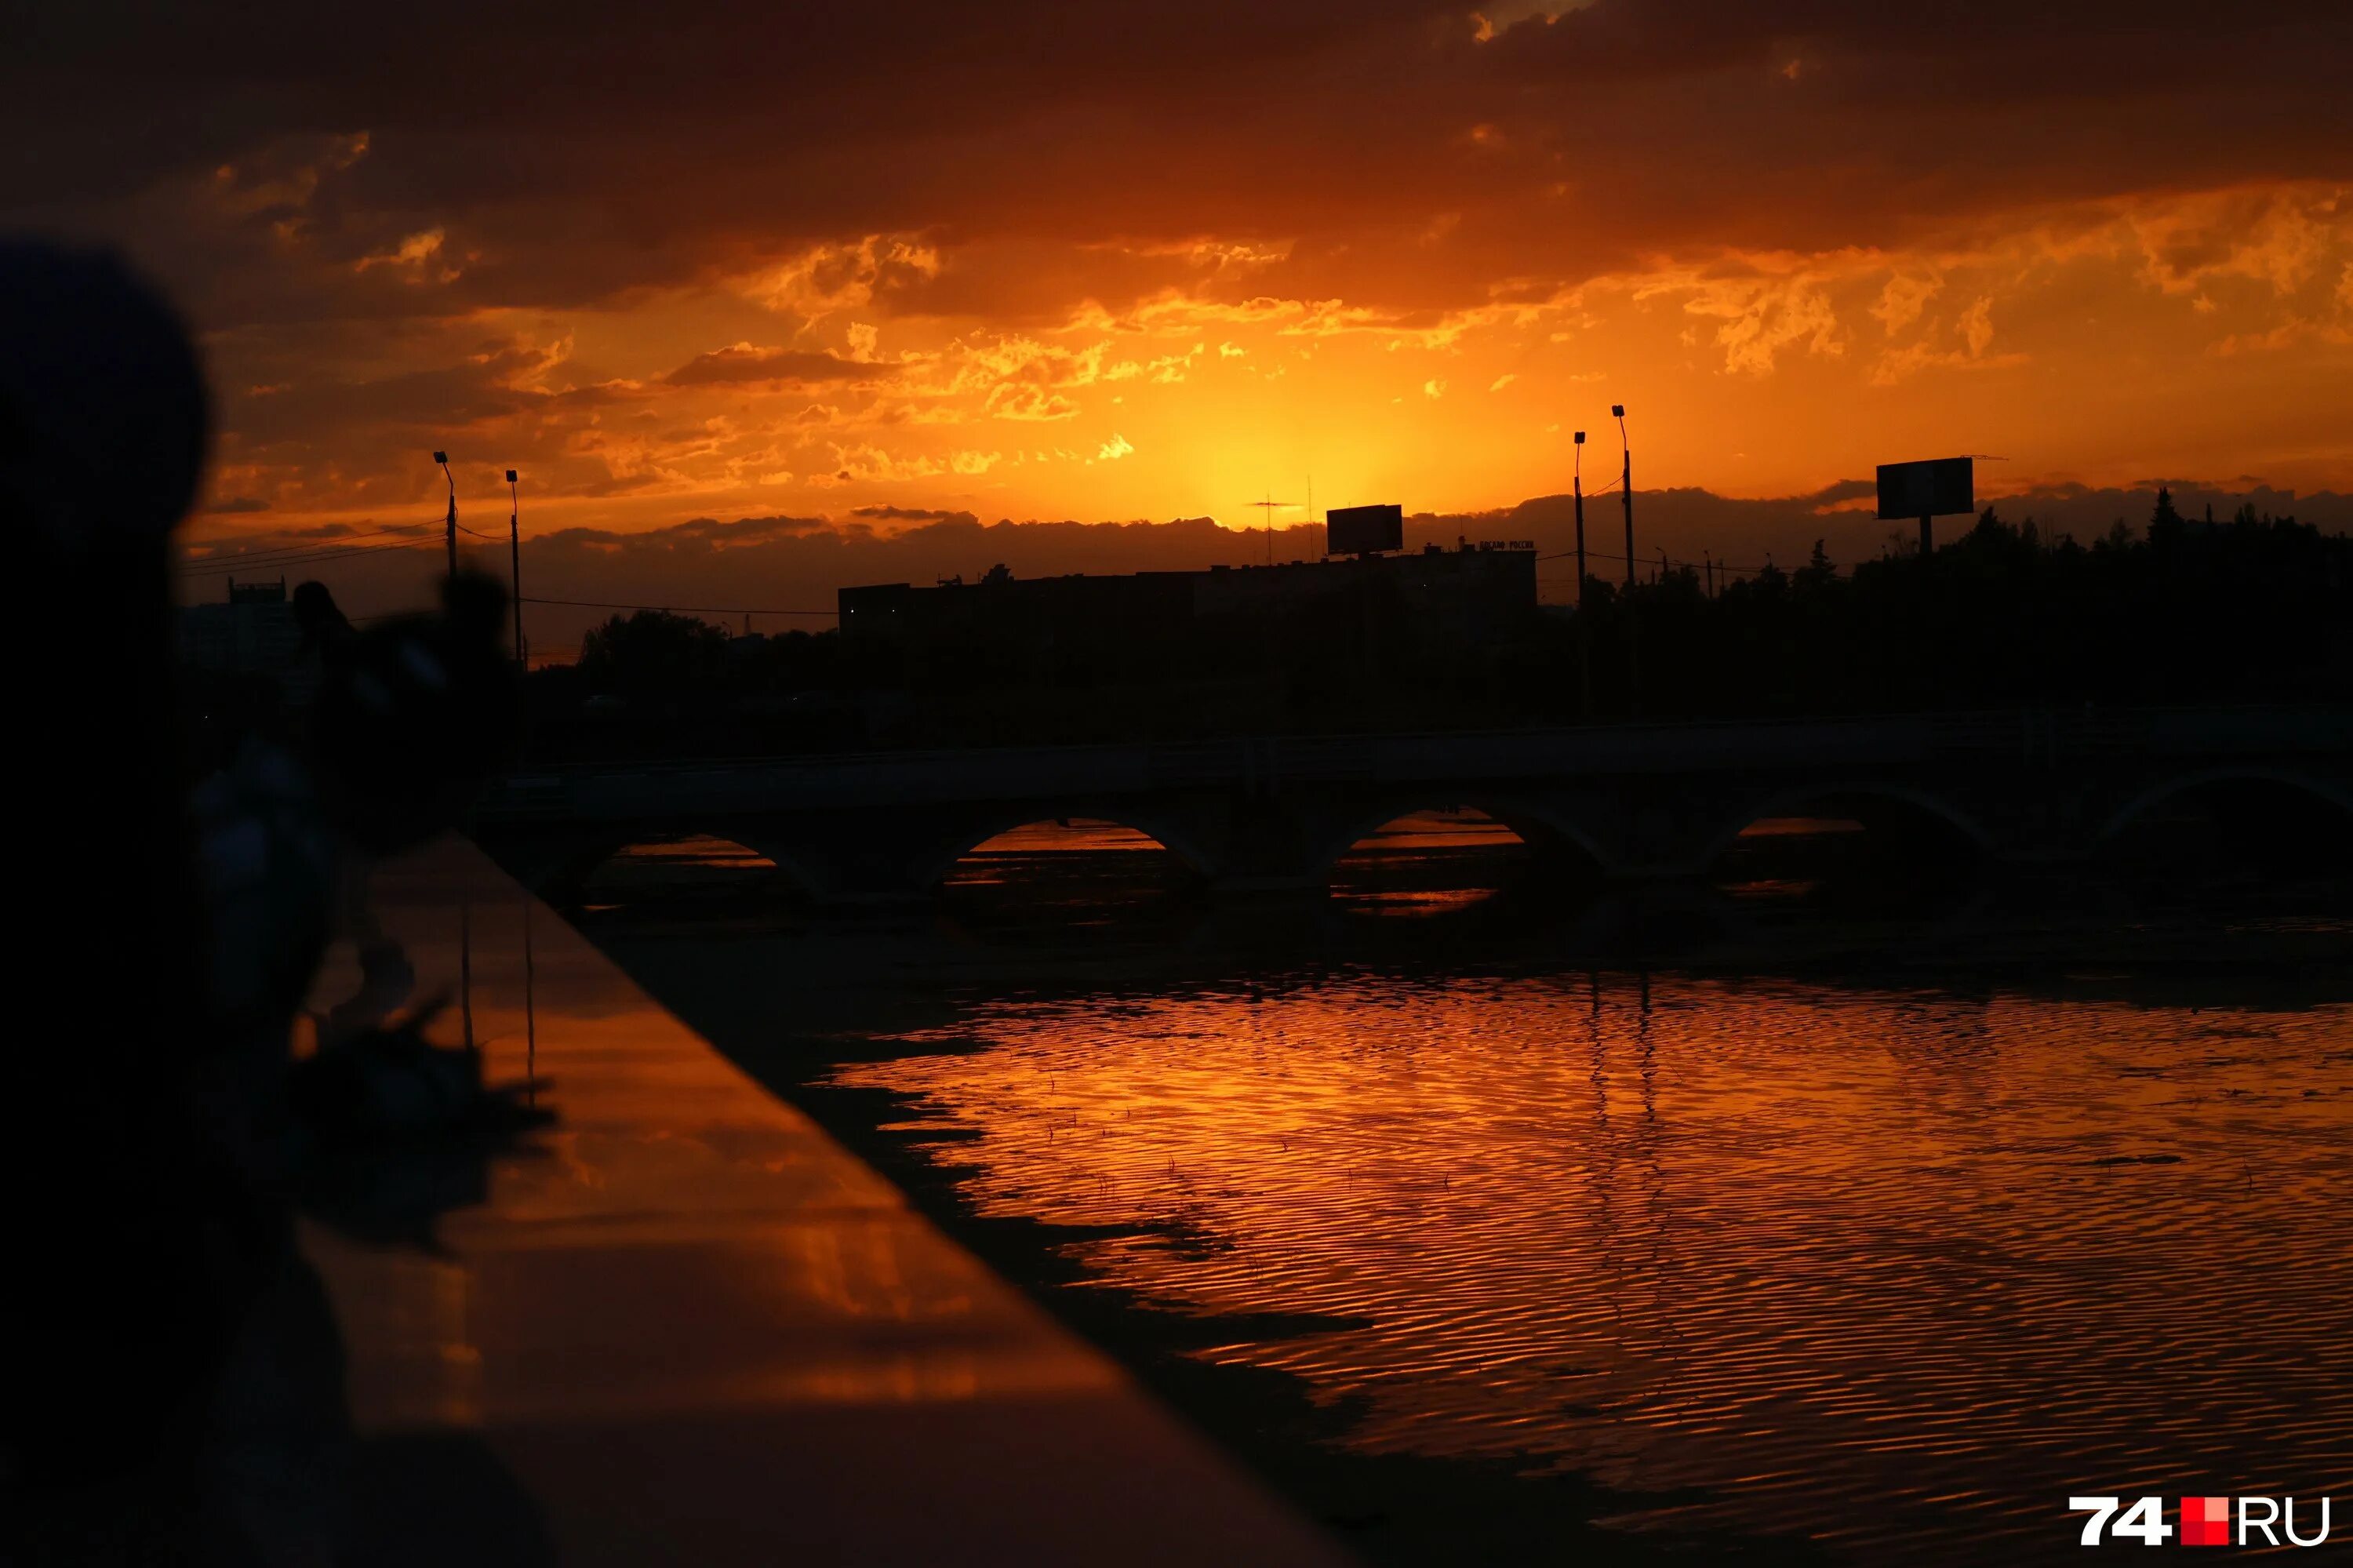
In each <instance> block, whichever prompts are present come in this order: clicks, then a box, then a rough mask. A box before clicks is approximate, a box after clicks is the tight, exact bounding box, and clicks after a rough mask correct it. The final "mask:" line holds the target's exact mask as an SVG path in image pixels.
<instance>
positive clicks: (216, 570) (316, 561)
mask: <svg viewBox="0 0 2353 1568" xmlns="http://www.w3.org/2000/svg"><path fill="white" fill-rule="evenodd" d="M431 544H432V541H431V540H429V539H412V540H410V541H408V542H407V543H406V544H400V545H369V546H364V547H362V548H360V549H356V550H329V551H323V552H322V553H320V554H318V555H312V556H280V557H277V558H274V559H266V560H256V559H251V558H248V559H245V560H239V561H232V562H229V563H228V564H227V565H226V566H218V567H200V566H191V567H186V568H185V571H184V573H183V575H184V576H186V577H227V575H228V574H230V573H231V572H245V571H254V570H257V569H258V570H261V571H269V572H276V571H283V570H284V569H285V568H287V567H311V566H324V565H328V564H331V563H332V562H336V561H348V560H352V559H353V558H355V557H357V556H380V555H383V554H384V553H385V551H387V550H418V549H426V548H429V547H430V546H431Z"/></svg>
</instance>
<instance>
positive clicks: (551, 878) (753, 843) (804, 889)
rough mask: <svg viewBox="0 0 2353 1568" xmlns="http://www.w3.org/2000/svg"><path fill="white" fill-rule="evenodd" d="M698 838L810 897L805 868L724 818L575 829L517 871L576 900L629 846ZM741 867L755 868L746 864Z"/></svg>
mask: <svg viewBox="0 0 2353 1568" xmlns="http://www.w3.org/2000/svg"><path fill="white" fill-rule="evenodd" d="M698 841H700V842H705V843H708V844H710V845H712V846H714V847H715V848H717V847H729V848H733V849H735V850H739V851H741V852H743V853H744V854H745V855H747V856H750V857H753V858H754V859H756V860H761V861H765V862H766V863H767V864H768V867H769V870H770V875H771V877H772V878H773V879H774V880H775V881H776V882H778V883H781V884H782V885H784V886H785V887H786V889H788V890H790V891H791V892H792V893H794V894H796V895H799V896H802V897H805V898H806V897H815V896H817V895H818V892H819V891H820V889H819V885H818V882H817V880H816V879H815V878H814V877H812V876H811V875H810V874H809V873H808V871H807V867H805V866H803V865H802V864H800V863H798V861H797V860H796V859H795V858H794V857H793V856H792V854H791V853H789V852H787V851H786V850H785V849H784V848H783V847H782V846H780V845H776V844H772V843H770V842H767V840H766V839H765V837H764V836H763V835H762V834H759V833H757V832H743V831H741V830H740V829H739V828H733V827H731V826H730V825H729V824H727V823H725V822H713V823H711V824H708V825H703V824H696V823H679V824H674V825H673V824H665V825H663V826H661V827H659V828H650V827H630V826H619V827H614V828H610V829H607V830H606V831H603V832H595V833H586V834H581V835H579V836H577V837H575V838H572V839H570V840H569V841H568V842H565V843H564V844H563V845H562V846H560V847H559V848H557V849H555V850H554V851H553V852H551V853H543V854H542V855H540V856H537V857H535V861H534V864H533V866H532V867H531V869H530V871H529V873H528V874H523V875H522V881H523V882H524V883H525V885H528V886H530V887H531V888H532V889H533V891H534V892H536V893H538V894H539V895H540V896H542V897H543V898H545V899H546V900H547V901H548V902H549V903H551V904H555V905H559V906H563V905H576V904H578V903H580V902H582V901H583V900H584V899H585V898H586V896H587V895H588V893H589V891H590V884H591V883H592V882H593V881H594V879H595V878H596V874H597V873H598V872H600V871H601V870H603V869H604V868H605V867H607V866H608V865H611V864H612V863H615V862H616V861H617V860H620V859H621V858H623V857H624V856H626V855H628V853H629V852H630V851H632V850H638V849H654V848H659V847H660V846H664V845H675V844H692V843H695V842H698ZM744 869H745V870H747V871H750V870H756V869H758V868H757V867H754V866H746V867H744Z"/></svg>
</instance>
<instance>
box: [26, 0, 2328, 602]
mask: <svg viewBox="0 0 2353 1568" xmlns="http://www.w3.org/2000/svg"><path fill="white" fill-rule="evenodd" d="M145 11H146V8H145V7H132V6H124V5H106V4H93V5H81V6H70V7H69V6H51V7H47V8H46V10H45V12H44V13H43V14H42V15H39V16H27V17H22V18H20V19H19V20H17V21H16V22H12V24H11V27H12V29H28V30H29V33H30V35H31V42H30V45H29V54H30V58H33V59H35V60H36V61H38V62H40V65H41V69H38V70H37V71H33V72H29V73H27V72H19V73H16V74H17V79H16V80H14V81H12V86H11V90H10V93H9V95H8V101H7V102H6V103H5V106H0V120H5V129H6V134H7V137H8V148H9V150H8V152H7V154H5V160H6V161H5V164H0V167H5V170H6V171H7V172H6V174H5V180H4V182H0V207H4V208H5V210H4V211H0V217H5V220H6V221H7V223H8V224H9V226H10V227H16V228H21V227H30V228H36V229H40V230H45V231H48V232H52V233H57V234H62V235H67V236H72V237H80V238H95V239H103V240H107V241H110V242H112V243H116V244H119V245H121V247H123V248H124V249H127V250H128V251H129V253H130V254H131V255H132V256H133V257H134V258H135V259H136V260H138V261H139V262H140V263H141V264H142V266H143V267H145V268H146V269H147V270H149V271H150V272H151V273H152V274H153V276H155V277H156V278H158V279H159V280H161V281H163V282H164V284H165V285H166V286H167V287H168V288H169V289H170V290H171V291H173V292H174V295H175V296H176V297H177V299H178V300H179V301H180V302H181V303H182V305H183V307H184V309H185V311H186V313H188V315H189V317H190V319H191V320H192V322H193V323H195V326H196V327H197V328H198V330H199V332H200V334H201V335H202V338H203V341H204V344H205V346H206V354H207V356H208V359H209V364H210V367H211V372H212V376H213V378H214V381H215V384H216V390H217V396H218V410H217V413H218V420H219V425H220V433H219V438H218V441H217V449H216V472H215V474H214V478H213V481H212V484H211V493H210V495H209V497H208V502H207V504H208V506H209V507H210V508H212V510H211V511H209V512H208V513H207V514H206V515H205V516H203V517H201V518H200V519H199V520H198V522H197V524H195V528H194V529H193V530H192V532H193V535H194V536H195V537H196V538H198V539H200V540H201V539H215V540H216V539H222V538H226V537H231V536H252V537H255V538H257V539H259V540H261V541H263V542H265V543H278V544H283V543H285V542H286V541H288V540H301V539H304V538H311V537H321V538H326V537H341V536H348V535H352V534H355V533H359V532H364V531H367V530H368V529H384V528H387V527H393V526H402V527H406V526H409V525H412V524H422V523H429V522H432V521H434V520H435V519H436V518H437V517H438V506H439V496H440V485H441V481H440V476H439V474H438V471H435V470H434V468H433V467H432V464H431V461H430V458H429V453H430V451H431V450H432V449H434V448H437V447H445V448H447V449H448V450H449V451H450V452H451V454H452V457H453V459H454V460H455V462H456V467H457V473H458V482H459V493H460V496H461V499H464V500H465V501H466V502H467V503H468V504H469V507H470V511H469V516H470V518H471V519H474V520H476V521H478V522H479V523H480V525H481V526H483V527H484V528H485V529H489V528H491V527H492V526H493V521H492V520H493V519H495V524H496V526H497V527H498V529H499V531H501V533H502V531H503V522H504V510H505V507H504V494H503V492H504V485H503V484H502V483H501V482H498V479H497V475H498V471H500V470H501V469H504V468H506V467H508V466H510V465H512V466H513V467H516V468H519V469H520V470H522V473H523V476H524V485H525V489H524V496H525V506H526V508H527V512H526V515H527V517H528V519H529V520H530V522H529V526H530V528H531V530H532V531H533V532H534V533H538V534H545V533H547V532H549V531H553V530H560V529H566V528H571V529H580V530H591V531H595V532H596V533H597V534H600V535H604V534H609V535H632V534H636V533H639V532H642V531H647V530H655V529H664V528H674V527H675V526H676V525H678V524H683V523H686V522H687V521H689V520H690V519H697V518H704V519H717V520H720V524H722V526H719V527H717V528H715V529H714V528H712V527H708V526H706V527H704V528H702V530H701V532H700V534H698V535H695V537H696V538H697V539H699V540H700V541H701V545H702V546H708V547H710V548H712V549H718V548H722V547H723V546H725V545H726V544H728V543H729V542H730V536H729V534H728V530H727V528H726V527H725V526H724V524H731V523H732V522H733V520H734V519H737V518H749V519H754V520H758V524H759V528H760V529H761V530H762V534H761V536H763V537H766V536H773V535H778V534H788V535H795V536H804V535H809V534H812V533H817V532H823V531H839V530H841V529H843V528H851V529H856V530H862V531H863V535H878V534H879V535H889V534H891V533H892V531H893V530H894V529H897V528H901V527H904V526H907V525H911V524H919V523H920V522H921V521H922V519H921V518H911V517H908V516H905V515H903V514H910V513H915V514H921V513H930V512H940V511H946V512H968V513H971V514H975V515H976V517H978V518H980V519H984V520H988V519H996V518H1011V519H1015V520H1021V519H1029V518H1040V519H1076V520H1080V521H1094V520H1108V519H1134V518H1156V519H1169V518H1176V517H1180V516H1181V517H1198V516H1204V515H1207V516H1212V517H1215V518H1216V519H1218V520H1219V521H1220V522H1222V523H1226V524H1230V525H1233V526H1237V527H1247V526H1250V525H1251V524H1254V522H1255V521H1256V514H1254V513H1251V512H1250V510H1249V509H1248V506H1247V503H1249V502H1250V501H1252V500H1254V499H1258V498H1260V497H1261V496H1262V495H1264V494H1266V493H1268V492H1269V491H1270V490H1271V491H1272V492H1273V493H1274V494H1275V496H1276V497H1277V498H1278V499H1283V500H1292V501H1300V500H1303V499H1304V492H1305V486H1306V485H1307V484H1308V483H1309V482H1310V481H1311V479H1312V482H1313V483H1314V496H1315V499H1316V501H1317V503H1319V504H1324V503H1330V504H1342V503H1349V502H1356V501H1374V500H1380V501H1398V502H1402V503H1405V504H1406V505H1407V506H1408V508H1409V510H1416V511H1435V512H1460V511H1467V510H1476V509H1482V508H1490V507H1501V506H1509V505H1511V504H1513V503H1517V502H1519V501H1522V500H1524V499H1525V498H1528V497H1531V496H1539V495H1546V494H1550V493H1558V492H1561V491H1565V490H1566V489H1567V482H1568V473H1569V461H1570V447H1569V433H1570V431H1572V430H1573V429H1577V428H1580V427H1582V428H1585V429H1589V430H1591V431H1592V432H1593V440H1594V441H1595V442H1596V443H1597V444H1596V445H1594V446H1592V447H1589V448H1588V462H1587V472H1588V477H1592V476H1594V475H1596V474H1597V473H1598V474H1599V477H1600V478H1602V479H1605V480H1606V479H1607V478H1609V476H1611V475H1612V474H1614V471H1615V469H1616V465H1617V451H1618V448H1617V436H1616V432H1615V430H1614V429H1613V428H1611V426H1610V422H1609V418H1608V408H1609V404H1610V403H1612V402H1623V403H1625V404H1627V405H1629V406H1630V410H1631V413H1630V426H1631V430H1632V436H1633V441H1634V450H1635V453H1636V461H1637V465H1638V468H1637V483H1638V487H1640V488H1643V489H1649V488H1651V487H1654V486H1667V485H1673V486H1683V487H1704V488H1705V489H1707V490H1709V491H1712V492H1714V493H1716V494H1719V495H1723V496H1729V497H1741V498H1761V497H1780V496H1792V495H1805V494H1810V493H1816V492H1819V491H1820V490H1822V489H1823V487H1825V486H1829V485H1831V484H1834V483H1835V482H1839V481H1841V480H1852V479H1854V478H1856V477H1858V476H1868V474H1869V473H1870V471H1871V468H1872V465H1873V463H1875V462H1878V461H1889V460H1892V459H1898V458H1910V457H1918V456H1930V455H1941V454H1945V453H1947V452H1973V453H1979V454H1984V455H1985V457H1986V458H1987V459H1989V460H1998V461H1983V462H1981V463H1980V464H1979V485H1980V490H1981V491H1985V492H2006V491H2025V490H2029V489H2031V488H2033V487H2037V486H2051V485H2063V484H2075V483H2080V484H2085V485H2092V486H2127V487H2128V486H2132V485H2136V484H2137V483H2140V482H2145V481H2147V480H2151V479H2154V478H2158V477H2172V478H2177V479H2189V480H2193V481H2200V482H2209V483H2212V484H2216V485H2219V486H2221V487H2222V488H2224V489H2226V490H2227V489H2231V488H2233V487H2236V488H2244V487H2245V486H2246V485H2247V484H2248V483H2250V482H2254V481H2261V482H2265V483H2268V484H2269V485H2271V486H2274V487H2276V488H2279V489H2283V490H2300V491H2305V492H2310V491H2312V490H2316V489H2324V488H2333V489H2336V490H2340V491H2342V490H2347V489H2353V419H2348V409H2353V114H2349V113H2348V112H2347V111H2346V109H2345V105H2344V93H2345V90H2346V81H2347V79H2348V77H2347V71H2348V65H2349V64H2353V10H2348V7H2346V6H2344V5H2341V4H2303V5H2292V4H2269V3H2265V0H2247V3H2242V4H2239V5H2232V6H2229V7H2219V8H2218V7H2213V6H2210V5H2196V6H2192V5H2179V4H2170V3H2166V0H2142V3H2137V4H2126V3H2117V0H2109V3H2101V4H2087V5H2064V6H2057V7H2053V6H2050V5H2041V4H2038V5H2024V4H2018V3H2015V0H1991V3H1986V4H1972V5H1958V4H1927V5H1886V4H1883V3H1882V0H1810V3H1797V4H1781V5H1757V4H1749V3H1746V0H1685V3H1680V4H1670V3H1665V0H1593V3H1591V4H1588V5H1581V6H1576V5H1573V6H1569V7H1568V8H1566V9H1561V8H1558V7H1556V6H1539V5H1529V4H1525V3H1524V0H1512V3H1505V4H1497V5H1490V6H1485V7H1478V8H1474V7H1466V6H1464V5H1444V4H1424V3H1420V0H1351V3H1346V4H1342V3H1338V0H1234V3H1227V0H1195V3H1192V4H1168V3H1162V0H1124V3H1122V4H1118V5H1100V4H1097V5H1081V4H1071V3H1068V0H1063V3H1050V0H1002V3H1000V4H992V5H855V6H851V5H842V6H771V5H712V4H708V3H705V0H679V3H677V4H673V5H668V6H664V7H660V8H658V9H652V10H649V9H644V8H640V7H634V6H631V7H622V6H604V5H598V4H596V3H594V0H591V3H588V4H571V5H561V6H557V5H491V6H476V5H465V6H460V5H430V4H428V5H421V6H405V7H400V8H398V9H397V10H385V11H381V12H379V13H377V14H375V17H374V19H373V20H371V21H368V22H366V23H364V24H360V23H355V22H353V21H352V20H351V19H349V17H348V16H347V14H345V13H343V11H342V10H341V9H340V8H336V7H326V6H316V5H302V6H296V5H290V4H279V5H270V4H264V5H248V6H241V7H237V12H236V16H235V18H234V19H228V18H226V17H224V16H221V15H219V14H216V13H215V12H213V11H212V10H211V9H210V8H206V7H184V8H179V9H177V10H175V11H174V12H173V13H171V14H169V15H165V16H147V15H145ZM134 15H135V16H137V18H138V19H137V20H135V21H134V20H132V16H134ZM14 47H15V48H16V49H17V52H18V54H19V56H20V58H23V57H24V55H25V54H26V46H25V44H24V42H23V40H22V38H21V37H20V39H19V42H18V44H17V45H16V46H14ZM494 493H495V496H496V499H495V500H493V494H494ZM1291 515H1293V516H1300V515H1303V514H1291ZM320 530H324V532H323V533H322V532H316V531H320ZM863 535H861V536H863ZM673 537H684V536H683V535H673ZM750 537H752V535H744V538H745V539H749V538H750ZM739 542H740V541H739ZM1740 543H1741V541H1738V540H1719V541H1717V542H1716V547H1719V548H1733V547H1736V546H1738V545H1739V544H1740ZM963 565H964V563H962V562H960V561H959V562H945V561H944V562H942V563H941V569H947V568H948V567H951V566H955V567H962V566H963ZM606 586H607V588H609V589H610V590H611V591H616V592H619V591H622V589H623V588H625V587H626V585H625V584H608V585H606ZM819 586H822V585H819Z"/></svg>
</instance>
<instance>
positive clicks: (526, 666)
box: [507, 469, 531, 672]
mask: <svg viewBox="0 0 2353 1568" xmlns="http://www.w3.org/2000/svg"><path fill="white" fill-rule="evenodd" d="M507 508H508V510H507V561H508V567H509V569H510V570H511V571H512V573H513V580H514V626H515V630H514V653H515V669H516V670H518V671H520V672H528V671H529V670H530V669H531V662H530V659H529V658H528V656H527V655H526V654H525V653H524V652H523V646H522V499H521V493H520V492H518V491H517V490H516V489H515V471H514V470H512V469H509V470H507Z"/></svg>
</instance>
